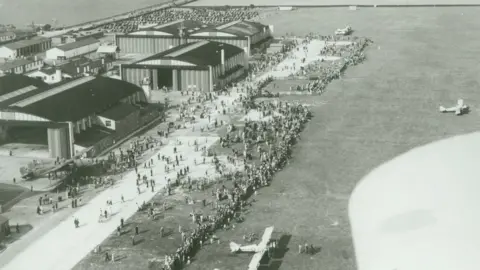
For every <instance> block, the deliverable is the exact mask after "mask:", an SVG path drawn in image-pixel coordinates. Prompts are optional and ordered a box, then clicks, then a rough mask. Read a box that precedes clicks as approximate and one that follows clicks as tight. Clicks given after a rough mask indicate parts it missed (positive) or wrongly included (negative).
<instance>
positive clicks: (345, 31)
mask: <svg viewBox="0 0 480 270" xmlns="http://www.w3.org/2000/svg"><path fill="white" fill-rule="evenodd" d="M351 33H352V27H350V25H347V26H345V28H343V29H340V28H339V29H337V30H335V35H342V36H348V35H350V34H351Z"/></svg>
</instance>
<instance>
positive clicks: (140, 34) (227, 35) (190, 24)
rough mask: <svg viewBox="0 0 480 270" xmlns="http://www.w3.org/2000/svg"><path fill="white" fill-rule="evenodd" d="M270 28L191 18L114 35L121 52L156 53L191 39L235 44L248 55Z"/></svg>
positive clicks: (235, 22) (265, 36)
mask: <svg viewBox="0 0 480 270" xmlns="http://www.w3.org/2000/svg"><path fill="white" fill-rule="evenodd" d="M271 29H272V28H271V27H269V26H266V25H263V24H260V23H257V22H249V21H234V22H230V23H227V24H223V25H216V26H215V25H210V24H204V23H201V22H197V21H191V20H178V21H174V22H170V23H167V24H163V25H158V26H154V27H152V28H149V29H142V30H139V31H136V32H131V33H128V34H125V35H117V36H116V37H115V42H116V45H117V46H118V47H119V48H120V51H121V52H122V53H125V54H128V53H135V54H156V53H160V52H163V51H165V50H168V49H171V48H173V47H176V46H179V45H182V44H185V43H190V42H194V41H205V40H207V41H216V42H221V43H227V44H231V45H234V46H237V47H239V48H241V49H242V50H244V51H245V52H246V53H247V56H249V55H250V49H251V47H252V46H258V45H259V44H260V43H262V42H263V41H266V40H268V39H270V38H271V37H272V30H271Z"/></svg>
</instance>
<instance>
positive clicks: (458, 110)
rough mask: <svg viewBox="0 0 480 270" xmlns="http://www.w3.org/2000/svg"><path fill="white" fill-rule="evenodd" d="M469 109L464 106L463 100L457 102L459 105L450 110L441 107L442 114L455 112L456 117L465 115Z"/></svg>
mask: <svg viewBox="0 0 480 270" xmlns="http://www.w3.org/2000/svg"><path fill="white" fill-rule="evenodd" d="M468 110H469V107H468V106H467V105H465V104H464V102H463V99H459V100H458V101H457V105H455V106H453V107H450V108H445V107H443V106H440V112H442V113H446V112H454V113H455V114H456V115H462V114H465V113H468Z"/></svg>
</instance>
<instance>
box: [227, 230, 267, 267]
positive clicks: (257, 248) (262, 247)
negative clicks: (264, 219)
mask: <svg viewBox="0 0 480 270" xmlns="http://www.w3.org/2000/svg"><path fill="white" fill-rule="evenodd" d="M273 229H274V227H273V226H271V227H267V228H266V229H265V232H264V233H263V236H262V241H260V243H258V245H248V246H242V245H239V244H237V243H234V242H230V251H231V252H232V253H239V252H250V253H255V254H254V255H253V257H252V260H251V261H250V264H249V265H248V270H257V269H258V267H259V266H260V260H261V259H262V257H263V255H264V254H265V252H266V251H267V246H268V244H270V241H271V240H272V233H273Z"/></svg>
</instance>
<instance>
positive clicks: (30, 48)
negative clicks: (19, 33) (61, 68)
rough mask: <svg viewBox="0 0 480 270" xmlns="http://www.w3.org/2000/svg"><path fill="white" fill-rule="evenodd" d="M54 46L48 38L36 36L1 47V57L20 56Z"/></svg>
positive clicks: (12, 57)
mask: <svg viewBox="0 0 480 270" xmlns="http://www.w3.org/2000/svg"><path fill="white" fill-rule="evenodd" d="M51 47H52V41H51V40H50V39H48V38H43V37H36V38H32V39H28V40H19V41H16V42H12V43H7V44H5V45H3V46H1V47H0V58H10V59H14V58H20V57H23V56H30V55H35V54H37V53H41V52H44V51H46V50H48V49H50V48H51Z"/></svg>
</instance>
